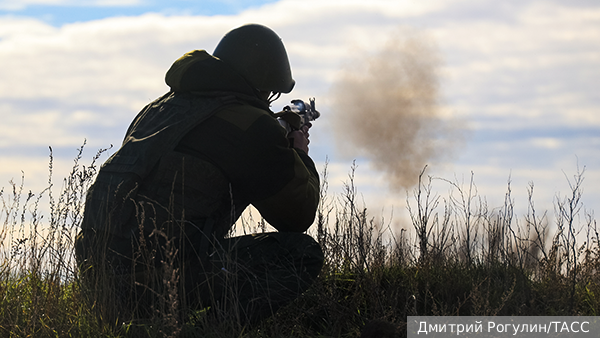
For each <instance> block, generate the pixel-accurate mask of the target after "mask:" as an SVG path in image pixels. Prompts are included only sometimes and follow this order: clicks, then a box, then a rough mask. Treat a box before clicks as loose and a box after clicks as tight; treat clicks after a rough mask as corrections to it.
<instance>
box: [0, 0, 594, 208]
mask: <svg viewBox="0 0 600 338" xmlns="http://www.w3.org/2000/svg"><path fill="white" fill-rule="evenodd" d="M32 3H33V1H29V2H27V1H10V2H7V1H4V2H2V1H1V0H0V8H3V6H8V4H13V5H15V6H16V5H22V6H25V5H28V4H32ZM56 3H57V4H58V2H56ZM60 3H61V4H68V2H60ZM120 3H125V2H120ZM130 3H133V2H130ZM83 4H87V5H90V6H91V5H100V4H105V5H106V4H108V3H107V2H103V3H101V2H98V1H87V2H83ZM599 18H600V6H588V7H585V8H581V7H575V6H573V7H571V6H569V5H568V4H566V3H564V2H548V1H507V2H502V3H499V2H492V1H483V2H479V1H467V0H453V1H441V0H436V1H421V2H417V1H409V0H403V1H397V0H388V1H386V0H372V1H346V0H283V1H279V2H275V3H272V4H268V5H264V6H262V7H260V8H254V9H251V10H247V11H244V12H242V13H240V14H239V15H235V16H211V17H208V16H185V15H178V16H165V15H159V14H146V15H142V16H137V17H118V18H109V19H103V20H96V21H90V22H81V23H74V24H68V25H64V26H62V27H60V28H56V27H52V26H50V25H46V24H44V23H42V22H40V21H37V20H33V19H27V18H15V17H13V18H9V17H0V59H1V60H2V63H3V74H2V78H1V79H0V114H2V117H3V123H2V125H0V158H1V160H2V166H0V167H2V170H3V171H2V172H0V178H1V180H0V182H5V181H7V180H6V179H5V178H6V177H8V176H10V177H14V176H20V174H19V173H20V170H21V169H25V170H26V174H27V173H29V172H32V173H34V174H33V175H38V171H36V170H34V169H32V168H33V167H34V166H39V165H40V164H39V163H40V162H39V161H37V160H35V161H34V160H33V155H31V156H29V157H27V156H25V157H20V158H12V157H10V156H7V155H6V154H5V153H3V152H7V151H8V150H7V149H10V150H11V151H18V149H20V147H22V146H25V145H26V146H27V147H28V148H23V149H32V148H33V147H38V148H41V149H47V146H49V145H52V146H59V145H60V146H64V147H72V148H73V149H74V148H76V147H78V146H79V145H80V144H81V142H82V141H83V139H84V138H86V139H87V140H88V143H89V144H90V146H91V147H92V148H94V147H96V148H97V147H106V146H108V145H109V144H119V143H120V142H121V138H122V137H123V133H124V132H125V129H126V128H127V125H128V124H129V122H130V121H131V119H132V118H133V117H134V116H135V114H136V113H137V112H138V111H139V110H140V109H141V108H142V107H143V106H144V105H145V104H146V103H148V102H150V101H151V100H153V99H155V98H156V97H157V96H159V95H161V94H162V93H163V92H164V91H166V90H167V87H166V85H165V84H164V81H163V78H164V73H165V71H166V70H167V69H168V67H169V66H170V65H171V63H172V62H173V61H174V60H175V59H177V58H178V57H179V56H181V55H182V54H183V53H185V52H187V51H189V50H192V49H197V48H204V49H207V50H208V51H209V52H211V51H212V50H213V48H214V47H215V45H216V44H217V42H218V40H219V39H220V38H221V36H222V35H223V34H224V33H225V32H227V31H228V30H230V29H232V28H234V27H237V26H239V25H242V24H244V23H248V22H258V23H263V24H266V25H268V26H271V27H272V28H273V29H274V30H275V31H277V32H278V34H279V35H280V36H281V37H282V39H283V41H284V43H285V44H286V46H287V48H288V52H289V55H290V59H291V61H292V66H293V70H294V76H295V78H296V80H297V87H296V89H295V91H294V93H293V94H292V95H286V96H284V97H283V98H282V99H281V100H280V101H278V102H277V103H276V107H275V108H280V106H283V105H284V104H286V103H287V102H288V101H289V99H292V98H297V97H300V98H303V99H307V98H308V97H309V96H315V97H316V98H317V105H318V106H319V109H320V110H321V112H322V114H323V116H322V117H321V119H320V120H318V121H316V123H315V127H314V129H313V130H312V132H311V134H312V135H313V136H312V142H311V154H313V156H314V157H315V158H316V160H317V161H319V162H322V161H324V159H325V157H326V156H329V158H330V160H331V163H330V168H331V170H332V171H331V173H332V176H331V179H332V181H331V184H332V186H334V187H335V189H341V187H342V185H341V183H340V182H342V181H343V180H345V179H346V178H347V173H348V170H349V165H350V163H349V161H348V160H346V159H344V160H341V159H339V155H338V154H336V153H335V151H334V150H333V149H332V148H331V147H330V145H329V144H327V143H328V142H329V141H331V136H330V135H328V134H329V127H328V123H329V122H328V115H327V114H328V109H329V108H330V107H328V105H330V104H331V102H330V100H329V99H328V94H329V92H328V88H329V85H330V84H331V82H332V81H333V80H334V79H335V78H336V73H337V71H338V68H339V66H340V65H341V64H342V63H343V62H345V61H346V60H347V59H348V56H351V55H352V54H353V52H354V51H356V49H358V48H361V49H366V50H376V49H377V48H379V46H381V45H382V44H383V43H384V42H385V41H386V40H387V39H388V36H389V34H390V33H392V32H395V31H396V29H397V27H398V26H404V27H413V28H414V29H417V30H419V31H421V32H422V33H424V34H428V35H429V36H431V37H432V38H433V39H434V41H435V42H436V43H437V44H438V45H439V49H440V51H441V55H442V58H443V62H444V67H443V72H442V78H441V88H442V90H443V94H444V96H443V97H442V98H441V101H442V102H441V103H442V104H443V106H444V109H446V110H447V111H452V112H453V114H456V115H460V116H461V117H462V118H464V119H465V120H466V121H467V123H469V124H470V125H472V126H473V127H474V129H475V130H476V131H477V130H484V131H485V133H488V132H489V131H494V132H495V133H497V134H494V135H496V136H497V137H501V136H498V135H502V133H503V132H507V133H508V132H511V131H515V130H519V129H523V130H525V131H524V132H532V131H538V132H539V133H536V135H532V136H530V137H516V138H515V139H512V138H513V137H515V134H514V133H513V134H507V135H505V136H502V137H505V138H506V140H505V141H510V142H504V143H503V142H500V141H498V140H496V139H494V140H485V139H483V138H478V139H477V142H481V144H469V145H468V146H466V147H465V149H464V150H463V151H461V154H460V155H461V159H460V160H459V161H458V162H457V163H456V164H455V165H454V166H453V167H451V168H450V169H448V168H445V169H443V170H442V169H440V168H431V170H432V172H434V173H436V174H440V175H450V176H452V175H453V174H454V173H455V172H456V173H458V175H464V174H465V173H466V174H467V175H468V173H469V172H470V171H471V170H473V171H474V172H475V173H476V174H477V178H478V180H479V182H480V187H481V188H482V189H481V190H482V192H484V193H487V192H488V191H489V192H492V193H496V194H498V192H499V194H498V195H499V196H502V192H503V191H504V190H505V187H506V184H505V183H506V178H507V177H508V175H509V174H510V173H511V172H512V174H513V178H515V177H516V176H517V175H519V176H521V175H522V178H521V177H519V180H521V179H522V180H524V181H525V184H526V182H527V180H530V179H534V178H539V179H540V180H541V181H542V182H538V183H536V184H537V185H538V186H540V187H541V186H543V185H545V184H552V183H551V182H552V180H557V179H558V180H560V179H561V175H562V172H561V170H562V169H565V167H566V166H567V165H569V164H571V165H572V164H573V163H574V162H575V159H574V158H575V157H574V155H573V154H574V153H577V154H583V155H581V160H582V161H585V162H586V164H588V165H590V166H593V167H594V168H591V167H590V171H589V172H590V173H593V175H596V176H593V178H592V179H593V180H597V177H598V176H597V175H598V174H597V173H598V168H596V167H597V166H600V163H598V162H597V161H596V162H594V161H593V160H592V159H593V158H600V153H598V151H599V150H598V149H600V147H599V146H598V140H597V139H591V140H590V139H589V138H588V139H585V140H573V139H570V138H566V137H565V136H564V135H561V134H560V133H558V134H557V132H556V130H560V129H561V128H566V127H568V128H571V129H570V130H571V131H572V132H576V131H577V130H578V129H577V128H588V129H591V130H600V117H599V116H600V115H598V104H599V102H598V99H597V89H596V88H597V84H596V82H597V79H598V78H599V77H600V24H599V21H598V19H599ZM368 117H369V115H368V112H365V118H368ZM594 128H595V129H594ZM328 140H329V141H328ZM528 148H536V149H537V150H538V151H539V153H540V154H541V155H539V156H547V157H552V160H548V161H543V162H544V164H543V165H544V166H547V167H543V168H542V167H541V166H542V164H538V166H540V167H537V168H536V167H534V166H533V165H534V164H532V163H534V162H535V161H533V160H532V157H534V155H535V154H533V155H532V153H531V152H528V151H527V149H528ZM25 155H26V154H25ZM27 158H29V159H30V160H27ZM8 160H10V162H7V161H8ZM44 161H45V158H44V159H43V160H42V163H43V162H44ZM538 162H539V161H538ZM5 163H6V164H5ZM365 167H369V166H368V165H366V164H365V165H364V166H363V165H362V164H361V167H360V170H361V171H360V173H359V175H357V178H358V179H359V188H361V187H364V189H365V190H368V191H369V192H368V197H365V200H366V201H367V203H369V198H373V200H375V199H378V201H381V202H377V203H378V204H379V203H381V204H382V205H384V204H385V203H388V202H389V201H390V200H391V199H393V200H398V201H403V200H404V195H402V196H400V197H398V195H396V194H394V195H387V192H386V193H382V191H385V190H386V182H385V181H384V180H383V179H382V177H381V175H379V174H378V173H377V172H375V171H373V170H372V169H368V170H367V169H366V168H365ZM42 168H44V169H45V167H44V166H42ZM362 170H364V171H362ZM11 173H12V174H11ZM11 175H12V176H11ZM27 175H29V174H27ZM363 175H364V176H363ZM592 179H591V180H588V181H592ZM3 185H4V184H3V183H2V184H0V186H3ZM593 189H596V190H593ZM589 190H592V195H593V194H596V195H597V194H598V192H595V191H600V189H597V188H592V187H590V188H589ZM371 191H373V193H371ZM547 192H548V193H550V194H553V193H554V191H553V188H548V189H547ZM365 196H366V195H365ZM390 196H392V197H390ZM394 203H395V202H394ZM403 207H404V205H403V204H401V205H396V206H395V208H397V209H402V208H403Z"/></svg>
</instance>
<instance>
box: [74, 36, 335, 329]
mask: <svg viewBox="0 0 600 338" xmlns="http://www.w3.org/2000/svg"><path fill="white" fill-rule="evenodd" d="M166 83H167V84H168V85H169V86H170V88H171V90H170V91H169V92H168V93H166V94H165V95H163V96H162V97H160V98H158V99H157V100H155V101H154V102H152V103H150V104H149V105H147V106H146V107H145V108H144V109H143V110H142V111H141V112H140V113H139V114H138V116H137V117H136V118H135V120H134V121H133V123H132V124H131V126H130V127H129V129H128V131H127V135H126V137H125V140H124V142H123V145H122V147H121V148H120V149H119V150H118V151H117V152H116V153H115V154H114V155H113V156H112V157H111V158H109V159H108V160H107V161H106V163H105V164H104V165H103V166H102V168H101V169H100V171H99V174H98V177H97V179H96V181H95V183H94V185H93V186H92V187H91V189H90V190H89V192H88V195H87V200H86V208H85V214H84V220H83V222H82V225H81V228H82V230H81V232H80V233H79V234H78V236H77V239H76V257H77V260H78V263H79V267H80V271H81V274H82V277H83V280H84V282H85V283H86V285H87V286H88V287H89V288H90V292H91V293H92V295H91V296H92V299H93V300H94V301H95V302H96V304H97V305H98V306H99V307H100V309H101V311H102V316H104V318H105V319H107V320H109V321H113V322H115V323H119V322H121V321H127V320H131V319H136V318H137V319H151V318H153V317H154V318H156V317H155V315H156V313H159V312H163V314H165V313H166V314H175V315H177V316H178V318H179V319H184V318H185V316H186V315H188V314H190V313H191V312H193V311H197V310H201V309H208V308H210V312H211V313H213V314H214V315H215V316H220V317H221V318H229V319H233V318H240V319H241V321H242V322H248V321H250V322H256V321H259V320H260V319H263V318H265V317H267V316H269V315H271V314H272V313H274V312H275V311H277V309H278V308H280V307H281V306H283V305H285V304H287V303H289V302H290V301H292V300H293V299H295V298H296V297H298V296H299V295H300V294H301V293H303V292H304V291H305V290H306V289H307V288H308V287H309V286H310V284H311V283H312V282H313V281H314V279H315V278H316V276H317V275H318V273H319V271H320V269H321V266H322V262H323V253H322V251H321V249H320V247H319V245H318V244H317V243H316V242H315V241H314V240H313V239H312V238H311V237H309V236H308V235H305V234H303V232H305V231H306V230H307V229H308V228H309V227H310V226H311V224H312V223H313V221H314V217H315V213H316V209H317V204H318V202H319V177H318V173H317V171H316V169H315V165H314V163H313V161H312V160H311V158H310V157H309V156H308V142H309V141H308V128H309V127H310V126H307V127H304V129H303V130H299V131H293V132H291V133H289V135H288V134H286V131H285V130H284V129H283V128H282V127H281V126H280V125H279V123H278V121H277V120H276V118H275V117H274V115H273V112H272V111H271V110H270V108H269V107H270V103H271V102H272V101H274V99H276V98H278V97H279V95H280V93H289V92H290V91H291V90H292V88H293V87H294V84H295V82H294V80H293V79H292V76H291V70H290V65H289V61H288V57H287V54H286V51H285V48H284V45H283V43H282V41H281V39H280V38H279V37H278V36H277V35H276V33H275V32H273V31H272V30H271V29H269V28H267V27H264V26H261V25H245V26H242V27H239V28H237V29H234V30H232V31H231V32H229V33H227V34H226V35H225V36H224V37H223V39H222V40H221V41H220V43H219V44H218V46H217V47H216V49H215V51H214V53H213V55H212V56H211V55H209V54H208V53H207V52H206V51H204V50H195V51H192V52H189V53H187V54H185V55H184V56H182V57H181V58H179V59H178V60H177V61H175V63H174V64H173V65H172V66H171V68H170V69H169V71H168V72H167V74H166ZM250 204H252V205H253V206H254V207H256V209H257V210H258V211H259V212H260V214H261V216H262V217H264V219H265V220H266V221H267V222H268V223H269V224H271V225H272V226H273V227H275V228H276V229H277V230H278V232H274V233H264V234H254V235H247V236H241V237H231V238H227V235H228V233H230V231H231V229H232V225H233V224H234V222H235V221H236V220H237V219H238V218H239V216H240V214H241V213H242V211H243V210H244V209H246V207H247V206H249V205H250Z"/></svg>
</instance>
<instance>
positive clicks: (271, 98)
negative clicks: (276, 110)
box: [267, 92, 281, 106]
mask: <svg viewBox="0 0 600 338" xmlns="http://www.w3.org/2000/svg"><path fill="white" fill-rule="evenodd" d="M280 96H281V93H278V92H272V93H271V95H270V96H269V98H268V99H267V101H268V102H269V106H271V103H273V102H275V101H277V99H278V98H279V97H280Z"/></svg>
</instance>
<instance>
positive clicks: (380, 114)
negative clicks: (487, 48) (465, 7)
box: [332, 30, 459, 189]
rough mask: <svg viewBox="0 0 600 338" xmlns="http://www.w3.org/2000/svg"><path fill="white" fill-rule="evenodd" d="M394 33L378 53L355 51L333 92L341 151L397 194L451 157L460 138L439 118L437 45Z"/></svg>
mask: <svg viewBox="0 0 600 338" xmlns="http://www.w3.org/2000/svg"><path fill="white" fill-rule="evenodd" d="M394 33H395V34H393V36H392V37H391V39H390V40H389V41H388V42H387V44H385V45H384V47H383V48H381V49H380V50H378V51H375V52H370V51H356V50H355V51H353V53H355V55H356V56H355V57H353V58H352V59H351V60H350V62H348V63H347V64H346V65H345V66H344V67H343V69H342V71H341V73H340V76H339V77H338V78H337V80H336V82H335V83H334V85H333V88H332V89H333V100H334V102H333V107H334V111H333V117H334V121H333V124H334V126H335V127H334V130H335V133H336V140H337V143H338V146H339V148H340V149H341V150H342V151H343V153H344V154H346V155H350V156H363V157H365V158H367V159H369V160H370V161H371V163H372V164H373V165H374V166H375V168H376V169H377V170H380V171H383V172H384V173H386V175H387V177H388V179H389V181H390V186H391V187H392V188H395V189H398V188H410V187H412V186H413V185H414V184H415V183H416V182H417V181H418V176H419V173H420V172H421V171H422V170H423V168H424V167H425V165H428V164H431V163H432V162H436V161H441V160H443V159H445V158H446V157H447V156H448V155H449V154H451V152H452V149H453V148H454V145H455V144H456V142H455V141H456V140H457V139H459V137H457V136H458V135H459V133H457V130H456V128H454V127H451V126H450V125H451V124H452V121H449V120H448V119H443V118H442V117H441V109H440V106H439V84H438V73H439V66H440V57H439V54H438V52H437V49H436V48H435V46H434V44H433V43H432V42H431V41H430V40H429V39H427V38H425V37H424V36H422V35H421V34H418V33H416V32H407V31H406V30H402V31H399V30H397V31H395V32H394Z"/></svg>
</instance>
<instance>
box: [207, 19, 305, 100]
mask: <svg viewBox="0 0 600 338" xmlns="http://www.w3.org/2000/svg"><path fill="white" fill-rule="evenodd" d="M213 55H214V56H216V57H217V58H219V59H220V60H222V61H223V62H225V63H226V64H228V65H229V66H231V67H232V68H233V69H235V70H236V71H237V72H238V73H239V74H240V75H242V76H243V77H244V78H245V79H246V81H248V82H249V83H250V84H251V85H252V86H253V87H254V88H256V89H258V90H260V91H272V92H276V93H289V92H291V91H292V88H294V84H295V83H296V82H295V81H294V79H292V71H291V69H290V63H289V60H288V56H287V53H286V51H285V47H284V46H283V42H282V41H281V38H280V37H279V36H278V35H277V34H276V33H275V32H274V31H273V30H271V29H270V28H268V27H265V26H262V25H258V24H249V25H244V26H241V27H239V28H236V29H234V30H232V31H230V32H229V33H227V34H225V36H224V37H223V38H222V39H221V41H220V42H219V44H218V45H217V47H216V48H215V51H214V52H213Z"/></svg>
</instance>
